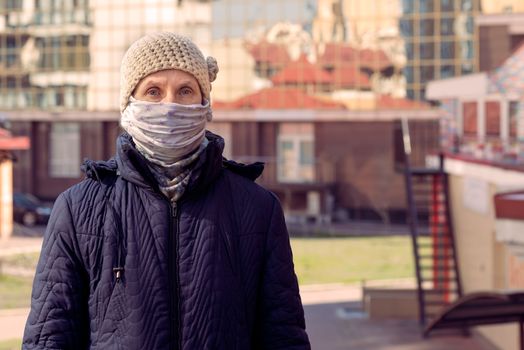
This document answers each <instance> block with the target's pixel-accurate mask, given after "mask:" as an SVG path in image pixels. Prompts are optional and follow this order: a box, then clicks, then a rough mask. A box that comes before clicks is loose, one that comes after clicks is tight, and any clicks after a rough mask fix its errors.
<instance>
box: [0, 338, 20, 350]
mask: <svg viewBox="0 0 524 350" xmlns="http://www.w3.org/2000/svg"><path fill="white" fill-rule="evenodd" d="M21 347H22V339H9V340H4V341H0V350H15V349H16V350H19V349H20V348H21Z"/></svg>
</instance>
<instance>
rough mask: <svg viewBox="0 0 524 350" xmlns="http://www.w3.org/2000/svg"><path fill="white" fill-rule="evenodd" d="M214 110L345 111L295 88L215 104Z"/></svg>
mask: <svg viewBox="0 0 524 350" xmlns="http://www.w3.org/2000/svg"><path fill="white" fill-rule="evenodd" d="M213 108H214V109H345V108H346V107H345V106H344V105H343V104H341V103H338V102H331V101H324V100H322V99H319V98H316V97H314V96H311V95H308V94H306V93H305V92H303V91H301V90H299V89H294V88H283V87H271V88H265V89H262V90H259V91H257V92H255V93H252V94H249V95H246V96H243V97H241V98H239V99H237V100H235V101H232V102H214V103H213Z"/></svg>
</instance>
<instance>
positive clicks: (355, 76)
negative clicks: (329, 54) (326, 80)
mask: <svg viewBox="0 0 524 350" xmlns="http://www.w3.org/2000/svg"><path fill="white" fill-rule="evenodd" d="M331 77H332V84H333V86H334V87H335V88H342V89H353V88H358V89H371V81H370V80H369V78H368V76H367V75H366V74H364V73H362V72H361V71H360V69H359V68H358V66H348V65H344V66H338V67H335V69H334V70H333V72H332V73H331Z"/></svg>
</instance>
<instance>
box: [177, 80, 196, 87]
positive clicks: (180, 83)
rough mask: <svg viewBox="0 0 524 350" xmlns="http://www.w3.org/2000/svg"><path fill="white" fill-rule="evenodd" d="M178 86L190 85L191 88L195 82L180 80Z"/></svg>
mask: <svg viewBox="0 0 524 350" xmlns="http://www.w3.org/2000/svg"><path fill="white" fill-rule="evenodd" d="M178 85H179V86H180V85H191V86H193V85H195V82H194V81H193V80H191V79H186V80H181V81H180V82H179V83H178Z"/></svg>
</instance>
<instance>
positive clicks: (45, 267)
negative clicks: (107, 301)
mask: <svg viewBox="0 0 524 350" xmlns="http://www.w3.org/2000/svg"><path fill="white" fill-rule="evenodd" d="M66 193H67V192H66ZM88 291H89V287H88V285H87V278H86V273H85V269H83V264H82V263H81V260H80V254H79V248H78V242H77V240H76V235H75V231H74V225H73V220H72V215H71V210H70V206H69V204H68V200H67V197H66V195H65V194H61V195H60V196H59V197H58V199H57V200H56V202H55V205H54V206H53V211H52V213H51V218H50V220H49V224H48V225H47V229H46V232H45V235H44V242H43V245H42V251H41V253H40V260H39V262H38V266H37V270H36V274H35V279H34V282H33V292H32V296H31V311H30V313H29V317H28V320H27V323H26V326H25V331H24V339H23V344H22V349H28V350H29V349H86V348H87V347H88V337H89V322H88V315H87V293H88Z"/></svg>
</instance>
